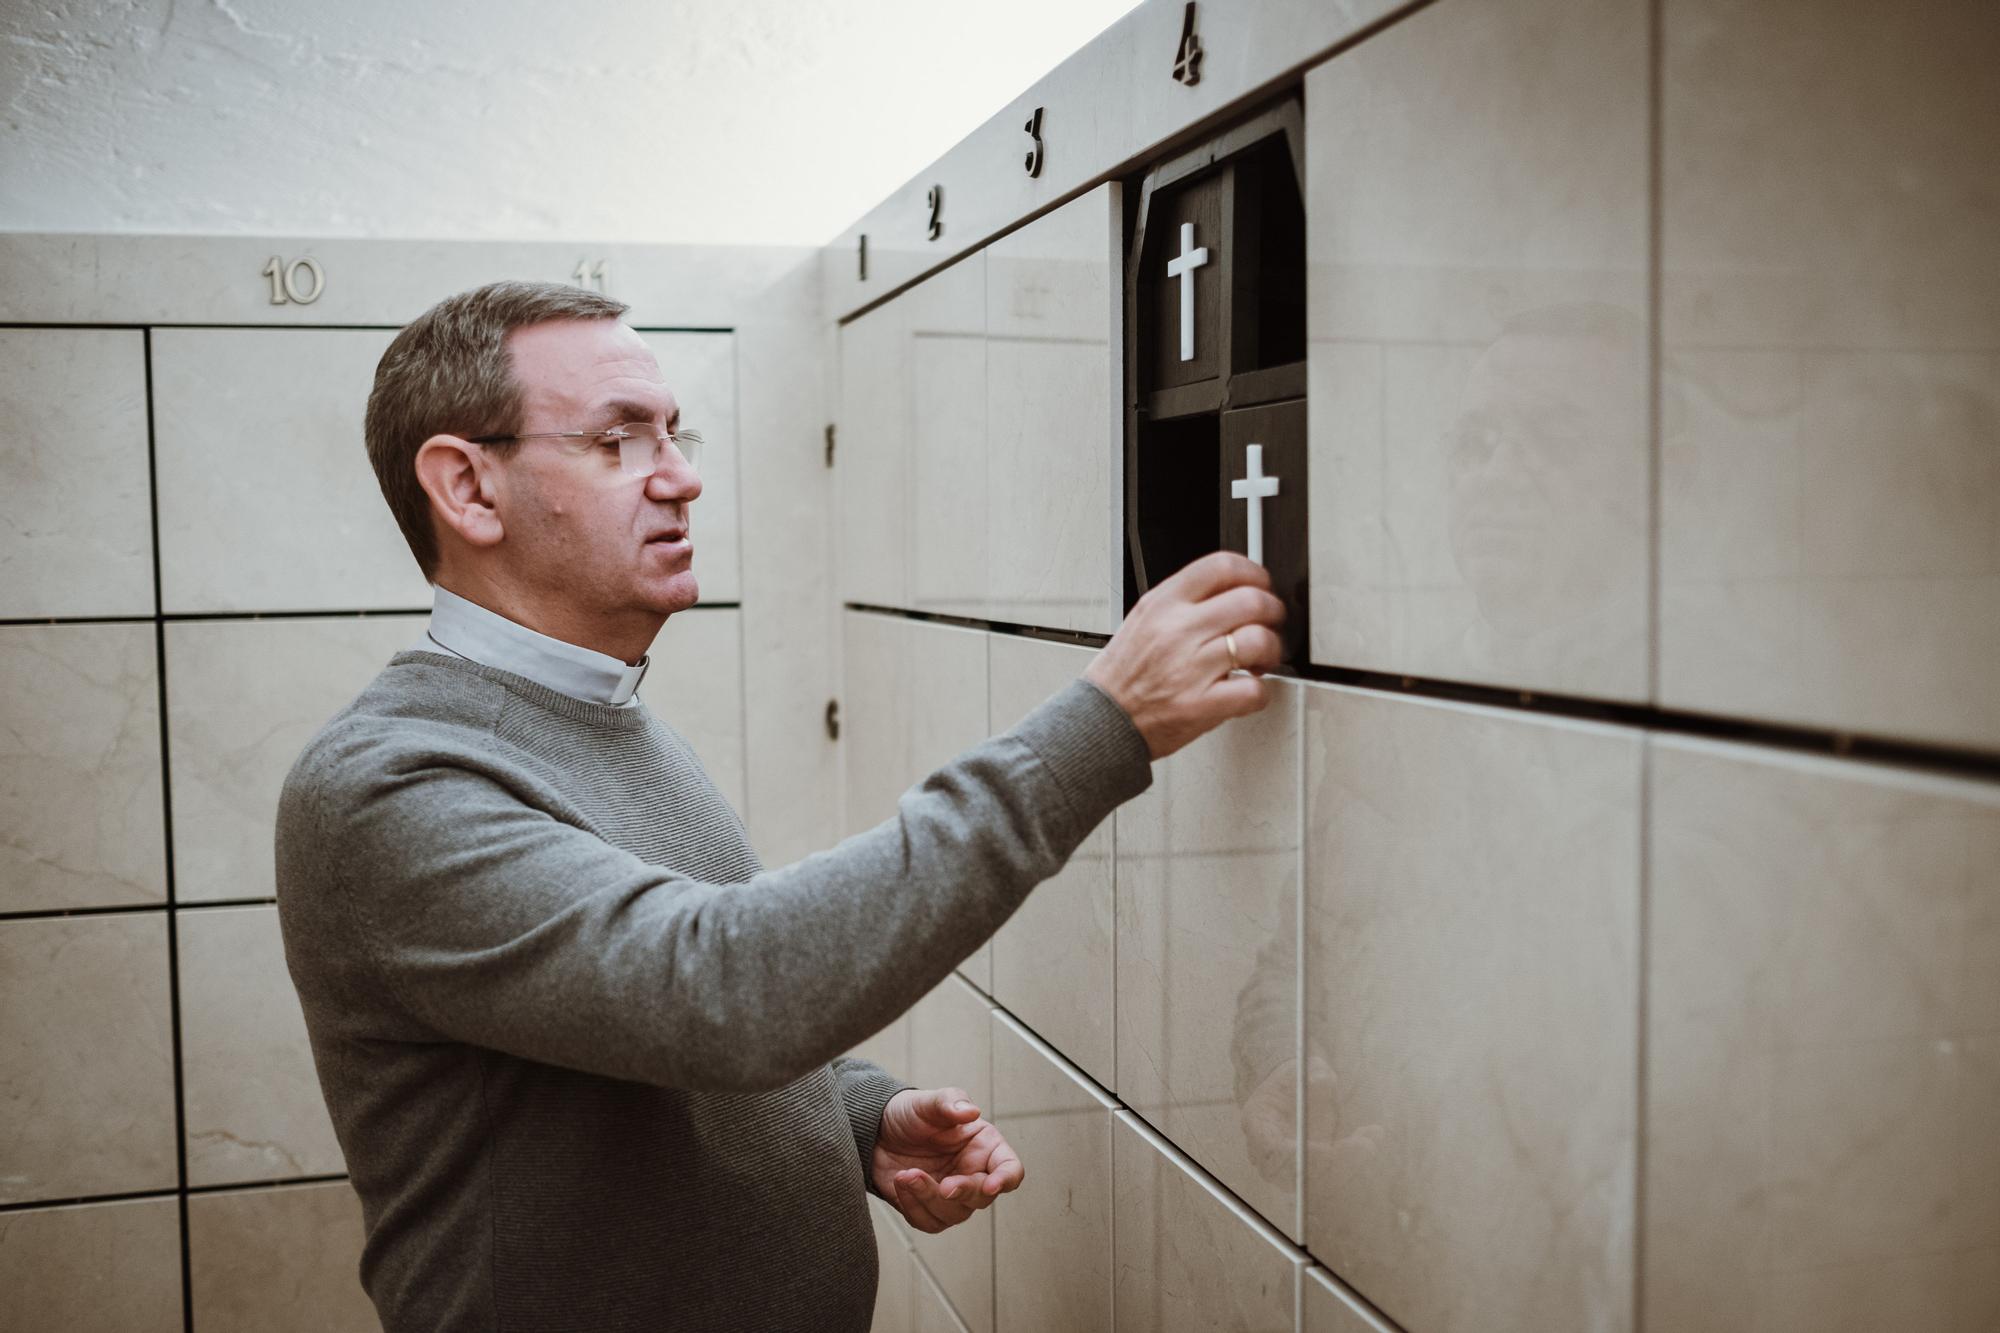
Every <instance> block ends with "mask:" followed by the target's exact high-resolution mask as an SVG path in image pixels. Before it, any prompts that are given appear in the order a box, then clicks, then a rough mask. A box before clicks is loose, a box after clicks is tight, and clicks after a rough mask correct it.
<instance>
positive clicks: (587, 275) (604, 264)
mask: <svg viewBox="0 0 2000 1333" xmlns="http://www.w3.org/2000/svg"><path fill="white" fill-rule="evenodd" d="M610 271H611V261H610V260H608V259H600V260H598V261H597V262H596V263H595V264H593V263H591V262H590V261H589V260H588V259H585V260H580V261H579V262H578V263H577V266H576V268H575V269H574V270H573V271H572V272H571V273H570V275H569V276H570V281H571V282H572V283H573V284H574V285H575V286H578V287H595V288H597V290H598V292H599V293H601V294H607V295H608V294H609V293H610V290H611V288H610V286H609V282H610Z"/></svg>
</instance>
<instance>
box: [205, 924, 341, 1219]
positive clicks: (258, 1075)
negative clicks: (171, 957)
mask: <svg viewBox="0 0 2000 1333" xmlns="http://www.w3.org/2000/svg"><path fill="white" fill-rule="evenodd" d="M179 927H180V983H181V1069H182V1076H181V1087H182V1096H183V1101H184V1107H185V1116H186V1124H187V1177H188V1184H190V1185H226V1184H231V1183H233V1182H236V1181H249V1180H283V1179H286V1178H288V1177H292V1176H316V1175H328V1174H332V1173H335V1172H339V1171H343V1170H345V1169H346V1165H345V1162H344V1159H343V1158H342V1157H341V1155H340V1145H339V1143H337V1142H336V1141H335V1140H334V1137H333V1122H332V1121H331V1120H330V1119H329V1118H328V1117H327V1111H326V1102H325V1101H324V1100H323V1099H322V1097H321V1096H320V1089H319V1079H318V1077H317V1075H316V1074H315V1073H314V1072H313V1060H312V1048H311V1047H310V1046H309V1045H308V1044H307V1041H306V1022H305V1015H304V1014H303V1013H301V1012H300V1009H299V999H298V992H297V991H295V990H294V989H293V988H292V978H291V974H290V973H289V972H288V971H286V969H285V952H284V943H283V941H282V940H281V939H280V938H279V935H278V909H277V908H276V907H213V908H195V909H186V910H183V911H181V913H180V915H179Z"/></svg>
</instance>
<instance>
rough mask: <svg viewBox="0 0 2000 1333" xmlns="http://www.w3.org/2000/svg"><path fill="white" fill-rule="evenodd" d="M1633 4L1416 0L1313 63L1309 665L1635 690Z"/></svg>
mask: <svg viewBox="0 0 2000 1333" xmlns="http://www.w3.org/2000/svg"><path fill="white" fill-rule="evenodd" d="M1649 24H1650V18H1649V6H1648V5H1647V4H1646V3H1645V0H1593V2H1592V3H1576V2H1575V0H1524V2H1523V3H1520V4H1513V5H1506V6H1493V5H1452V4H1445V5H1433V6H1430V7H1429V8H1427V9H1424V10H1421V11H1419V12H1418V13H1416V14H1414V15H1412V16H1410V17H1409V18H1407V19H1405V20H1403V21H1402V22H1400V23H1397V24H1396V25H1395V26H1393V27H1391V28H1389V29H1387V30H1386V31H1384V32H1382V33H1381V34H1380V35H1378V36H1376V37H1373V38H1371V39H1370V40H1368V41H1367V42H1365V43H1363V44H1362V45H1360V46H1358V47H1356V48H1355V49H1354V50H1352V51H1349V52H1347V53H1345V54H1342V55H1340V56H1338V57H1336V58H1335V59H1333V60H1330V61H1327V62H1326V63H1324V64H1321V65H1319V66H1317V67H1315V68H1314V69H1312V70H1311V71H1309V72H1308V74H1307V76H1306V90H1305V94H1306V120H1307V128H1306V150H1307V154H1308V160H1307V164H1306V196H1307V199H1306V216H1307V242H1306V245H1307V265H1308V274H1307V297H1308V314H1307V323H1308V330H1307V331H1308V339H1309V362H1310V365H1309V381H1310V401H1311V414H1310V437H1311V448H1312V469H1311V479H1310V491H1311V503H1312V531H1311V559H1312V635H1313V642H1312V657H1313V660H1314V661H1315V662H1319V663H1322V664H1325V665H1329V666H1349V667H1364V668H1370V669H1374V670H1380V671H1393V672H1398V673H1401V674H1406V675H1422V676H1436V677H1443V678H1448V679H1455V680H1469V681H1479V682H1486V683H1493V684H1502V685H1509V686H1518V687H1523V688H1531V689H1539V690H1549V691H1563V692H1568V693H1576V694H1588V695H1598V696H1608V697H1615V698H1626V699H1642V698H1644V697H1646V694H1647V690H1648V680H1647V669H1648V660H1647V659H1648V651H1647V649H1648V645H1647V620H1648V607H1647V598H1648V587H1647V585H1648V572H1647V560H1648V540H1649V538H1648V524H1649V486H1650V475H1651V461H1650V455H1649V441H1648V430H1649V417H1648V413H1649V395H1648V366H1649V352H1650V344H1649V332H1648V327H1649V320H1648V304H1647V266H1648V258H1649V256H1648V251H1647V227H1648V211H1649V207H1648V188H1647V161H1648V156H1647V155H1648V129H1647V125H1648V94H1647V71H1648V67H1649V65H1648V32H1649Z"/></svg>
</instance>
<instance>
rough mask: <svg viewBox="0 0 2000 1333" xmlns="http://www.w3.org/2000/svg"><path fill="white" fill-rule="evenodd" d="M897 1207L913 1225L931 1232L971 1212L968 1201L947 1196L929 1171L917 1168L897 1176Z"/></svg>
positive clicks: (961, 1219) (959, 1220)
mask: <svg viewBox="0 0 2000 1333" xmlns="http://www.w3.org/2000/svg"><path fill="white" fill-rule="evenodd" d="M896 1207H897V1209H898V1210H900V1211H901V1212H902V1214H903V1216H904V1217H905V1218H907V1219H908V1220H909V1223H910V1225H911V1226H913V1227H915V1228H916V1229H917V1230H919V1231H923V1232H928V1233H930V1234H932V1235H935V1234H937V1233H938V1232H940V1231H943V1230H944V1229H945V1228H946V1227H949V1226H955V1225H956V1224H958V1223H960V1222H963V1221H964V1220H965V1219H966V1218H967V1217H970V1216H971V1215H972V1214H971V1211H970V1210H969V1209H967V1208H966V1207H965V1205H963V1204H960V1203H954V1202H953V1201H951V1200H949V1199H947V1198H945V1197H944V1196H943V1195H942V1194H941V1193H940V1192H939V1191H938V1185H937V1182H936V1181H935V1180H932V1179H931V1178H930V1175H929V1174H928V1173H927V1172H924V1171H915V1170H913V1171H905V1172H903V1173H902V1174H900V1175H898V1176H897V1177H896Z"/></svg>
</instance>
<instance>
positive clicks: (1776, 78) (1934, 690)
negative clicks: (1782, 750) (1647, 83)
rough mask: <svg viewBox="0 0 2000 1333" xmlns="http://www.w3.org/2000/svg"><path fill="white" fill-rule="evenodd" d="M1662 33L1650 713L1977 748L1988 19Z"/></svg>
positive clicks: (1995, 397) (1696, 14)
mask: <svg viewBox="0 0 2000 1333" xmlns="http://www.w3.org/2000/svg"><path fill="white" fill-rule="evenodd" d="M1661 15H1662V17H1661V34H1662V56H1661V60H1662V69H1661V80H1662V86H1661V115H1662V123H1661V200H1660V207H1661V218H1660V225H1661V236H1660V261H1661V289H1660V300H1661V337H1662V356H1663V367H1662V375H1663V403H1662V420H1661V438H1662V448H1661V453H1660V593H1661V625H1660V644H1659V690H1660V697H1661V699H1662V701H1663V702H1666V703H1669V704H1673V705H1676V706H1680V707H1688V708H1697V709H1702V710H1706V711H1713V712H1727V713H1748V714H1751V715H1754V716H1758V717H1766V718H1773V719H1777V720H1781V721H1787V722H1798V723H1805V724H1810V725H1821V726H1830V727H1835V728H1839V729H1841V730H1850V731H1867V732H1880V733H1888V734H1894V735H1899V736H1908V737H1912V738H1916V739H1923V740H1935V741H1944V742H1956V743H1960V744H1971V745H1983V746H1987V747H1989V748H1990V747H1991V746H1993V745H1994V744H1995V743H2000V674H1996V673H1995V672H1994V671H1993V670H1992V663H1993V661H1994V660H1995V658H1996V656H2000V609H1996V608H2000V451H1996V449H1995V442H1996V440H2000V388H1996V386H1997V385H2000V269H1996V266H1995V265H1994V263H1993V262H1992V247H1991V245H1990V244H1989V243H1988V237H1990V236H1991V235H1992V233H1993V232H1994V230H1995V229H1996V227H2000V197H1996V196H1995V195H1994V193H1993V192H1992V191H1991V190H1990V189H1989V188H1987V186H1988V183H1989V182H1990V181H1991V180H1992V179H1993V178H1994V176H1995V174H1996V173H2000V137H1996V136H1995V135H1994V134H1993V133H1992V130H1991V126H1992V125H1993V124H1994V123H1995V121H1996V120H2000V88H1996V86H1995V84H1994V81H1993V80H1992V78H1991V77H1989V67H1990V65H1991V63H1992V55H1993V52H1994V51H1995V49H1996V45H1995V44H1996V41H2000V16H1996V15H1995V13H1994V11H1993V9H1992V7H1991V6H1986V5H1961V4H1952V3H1937V2H1926V3H1918V4H1911V5H1900V6H1895V7H1893V8H1891V9H1886V10H1884V9H1878V8H1875V7H1872V6H1866V5H1863V4H1861V3H1859V0H1832V2H1831V3H1827V4H1817V5H1801V4H1777V5H1755V6H1735V5H1729V4H1722V3H1717V2H1716V0H1669V2H1668V3H1666V4H1664V5H1663V6H1662V7H1661ZM1830 73H1831V74H1832V75H1833V76H1831V77H1829V74H1830Z"/></svg>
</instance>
